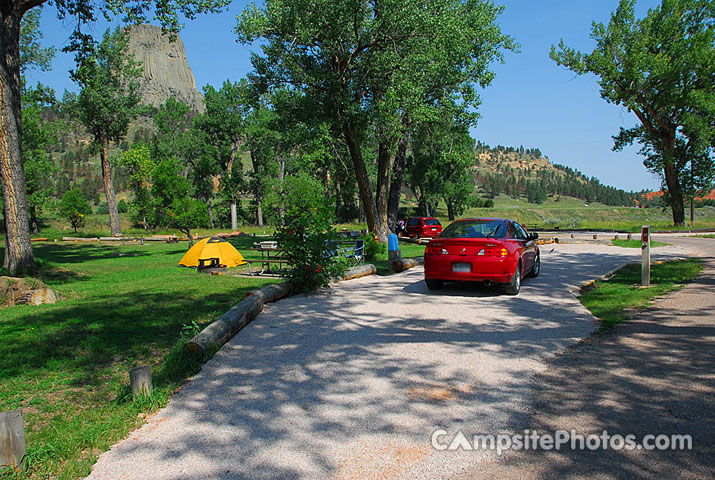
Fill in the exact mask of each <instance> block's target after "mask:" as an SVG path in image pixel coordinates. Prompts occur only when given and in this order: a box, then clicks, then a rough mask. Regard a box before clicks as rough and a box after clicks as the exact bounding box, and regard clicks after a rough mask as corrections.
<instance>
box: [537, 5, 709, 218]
mask: <svg viewBox="0 0 715 480" xmlns="http://www.w3.org/2000/svg"><path fill="white" fill-rule="evenodd" d="M635 4H636V2H635V0H621V2H620V4H619V5H618V8H617V9H616V11H615V12H614V13H613V14H612V15H611V20H610V22H609V23H608V25H604V24H603V23H594V24H593V27H592V30H591V37H592V38H593V39H594V40H595V41H596V47H595V48H594V50H593V51H592V52H591V53H587V54H585V53H581V52H579V51H576V50H574V49H572V48H569V47H567V46H566V45H565V44H564V41H563V40H562V41H561V43H560V44H559V46H558V48H557V47H552V49H551V58H552V59H553V60H554V61H556V63H558V64H559V65H563V66H565V67H567V68H568V69H570V70H572V71H574V72H576V73H577V74H579V75H582V74H586V73H593V74H594V75H596V76H597V77H598V83H599V85H600V87H601V97H603V99H604V100H606V101H607V102H608V103H614V104H616V105H623V106H624V107H626V108H627V109H628V110H629V111H631V112H633V113H634V114H635V115H636V117H637V118H638V120H639V122H640V124H639V125H637V126H635V127H632V128H628V129H623V128H622V129H621V131H620V133H619V134H618V135H616V136H615V137H614V140H615V145H614V149H615V150H620V149H621V148H623V147H624V146H626V145H631V144H633V143H634V142H638V143H640V144H641V145H642V149H641V153H642V154H644V155H645V156H646V160H645V161H644V164H645V165H646V167H647V168H648V169H649V170H651V171H652V172H654V173H656V174H658V175H660V176H661V178H662V181H663V186H664V188H665V189H666V190H667V194H668V195H667V198H668V199H669V201H670V205H671V207H672V210H673V222H674V223H675V225H683V224H684V223H685V214H684V210H683V207H684V201H683V200H684V199H683V197H684V193H688V192H689V191H692V186H693V185H697V184H699V183H702V182H700V181H699V180H697V181H696V179H695V178H694V176H696V175H697V176H699V177H702V178H703V179H706V178H709V177H711V176H712V170H713V168H714V166H713V160H712V156H713V145H714V141H715V2H713V1H712V0H663V2H662V4H661V5H660V6H659V7H656V8H654V9H651V10H649V11H648V14H647V15H646V16H645V17H644V18H642V19H636V17H635V12H634V9H635Z"/></svg>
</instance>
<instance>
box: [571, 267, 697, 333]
mask: <svg viewBox="0 0 715 480" xmlns="http://www.w3.org/2000/svg"><path fill="white" fill-rule="evenodd" d="M702 269H703V265H702V261H701V260H700V259H699V258H688V259H685V260H676V261H672V262H665V263H661V264H655V265H653V266H652V267H651V286H650V287H647V288H641V287H640V282H641V266H640V264H631V265H626V266H625V267H623V268H622V269H620V270H618V271H617V272H616V274H615V275H614V276H613V278H611V279H610V280H608V281H598V282H596V283H594V284H593V285H592V286H590V287H588V288H586V289H585V291H584V292H583V293H582V294H581V296H580V297H579V299H580V300H581V303H583V304H584V306H585V307H586V308H588V309H589V310H590V311H591V312H592V313H593V314H594V315H595V316H596V317H598V318H599V319H600V320H601V327H602V329H604V330H605V329H608V328H611V327H613V326H615V325H618V324H619V323H621V322H623V321H624V320H626V319H627V318H628V313H629V311H631V310H633V309H642V308H645V307H647V306H649V305H651V304H652V303H653V300H654V299H655V298H656V297H659V296H661V295H664V294H666V293H668V292H672V291H675V290H678V289H680V288H682V286H683V284H686V283H689V282H692V281H693V279H694V278H695V277H696V276H698V274H699V273H700V272H701V271H702Z"/></svg>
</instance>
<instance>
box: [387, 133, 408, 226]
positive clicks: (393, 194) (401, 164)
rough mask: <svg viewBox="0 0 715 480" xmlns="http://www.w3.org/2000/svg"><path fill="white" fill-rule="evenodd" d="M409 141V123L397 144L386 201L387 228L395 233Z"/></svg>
mask: <svg viewBox="0 0 715 480" xmlns="http://www.w3.org/2000/svg"><path fill="white" fill-rule="evenodd" d="M409 141H410V126H409V123H408V124H407V125H406V126H405V131H404V132H403V134H402V138H401V139H400V143H398V144H397V155H395V164H394V165H393V167H392V183H390V197H389V199H388V200H387V227H388V228H389V229H390V230H392V231H393V232H394V231H395V228H396V227H397V222H398V221H399V218H397V215H398V213H399V211H400V194H401V193H402V178H403V175H404V171H405V160H406V159H407V146H408V144H409Z"/></svg>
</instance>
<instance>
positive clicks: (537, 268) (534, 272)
mask: <svg viewBox="0 0 715 480" xmlns="http://www.w3.org/2000/svg"><path fill="white" fill-rule="evenodd" d="M539 273H541V254H540V253H537V254H536V260H534V268H532V269H531V273H530V274H529V276H530V277H538V276H539Z"/></svg>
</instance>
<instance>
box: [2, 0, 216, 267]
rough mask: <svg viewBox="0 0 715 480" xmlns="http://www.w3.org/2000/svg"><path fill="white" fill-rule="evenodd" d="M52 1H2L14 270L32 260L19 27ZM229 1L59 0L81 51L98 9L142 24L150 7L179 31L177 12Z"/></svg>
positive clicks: (6, 173)
mask: <svg viewBox="0 0 715 480" xmlns="http://www.w3.org/2000/svg"><path fill="white" fill-rule="evenodd" d="M47 1H48V0H0V180H1V181H2V188H3V199H4V210H5V220H6V222H5V223H6V227H7V228H6V244H7V247H6V249H5V251H6V259H7V261H6V263H7V267H8V269H9V271H10V273H16V272H17V271H19V270H22V269H27V268H31V267H32V266H33V265H34V263H35V260H34V257H33V255H32V245H31V244H30V227H29V222H28V215H27V198H26V189H25V177H24V172H23V163H22V154H21V145H22V127H21V118H22V112H21V103H22V102H21V88H20V87H21V82H20V72H21V63H22V61H21V60H22V58H21V54H20V30H21V21H22V19H23V16H24V15H25V14H26V13H27V12H28V11H30V10H31V9H33V8H35V7H38V6H40V5H42V4H44V3H45V2H47ZM229 2H230V0H155V1H148V0H147V1H142V2H135V1H129V0H116V1H111V2H93V1H90V0H55V1H54V2H53V3H54V5H55V7H56V8H57V11H58V15H59V17H60V19H64V18H66V17H69V18H72V19H73V20H74V21H75V25H76V27H75V30H74V32H73V33H72V35H71V37H70V42H69V45H68V46H69V48H70V49H75V50H76V51H78V52H80V53H82V52H86V50H87V49H86V46H87V45H88V44H90V43H91V37H90V36H89V35H87V34H85V33H82V27H83V26H85V25H86V24H87V23H91V22H93V21H95V19H96V18H97V16H98V14H104V15H106V16H109V15H121V16H122V17H124V19H125V20H126V21H128V22H134V23H142V22H145V21H146V20H147V12H151V13H153V14H154V16H155V18H156V20H158V21H159V22H160V23H161V25H162V26H163V27H165V28H166V29H167V30H169V31H170V32H178V31H179V29H180V27H181V24H180V22H179V13H182V14H183V15H184V16H185V17H186V18H189V19H191V18H194V17H195V16H196V14H198V13H205V12H216V11H220V10H221V9H222V8H223V7H224V6H226V5H227V4H228V3H229Z"/></svg>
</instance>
